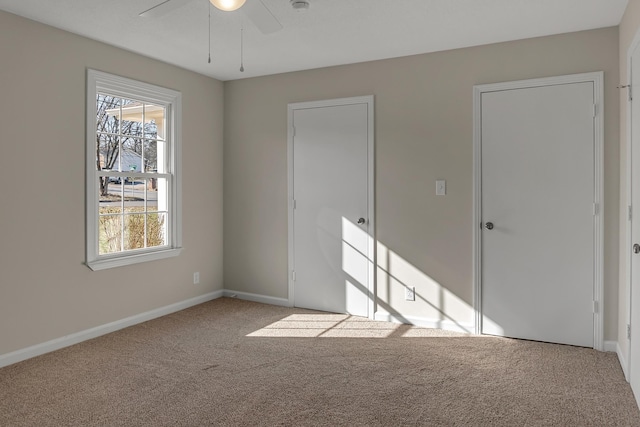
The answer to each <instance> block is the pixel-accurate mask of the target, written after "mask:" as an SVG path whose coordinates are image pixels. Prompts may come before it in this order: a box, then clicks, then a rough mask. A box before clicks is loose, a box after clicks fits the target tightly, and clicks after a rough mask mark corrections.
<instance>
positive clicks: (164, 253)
mask: <svg viewBox="0 0 640 427" xmlns="http://www.w3.org/2000/svg"><path fill="white" fill-rule="evenodd" d="M98 91H105V92H108V93H110V94H113V95H117V96H122V97H125V98H127V97H134V98H136V99H139V100H141V101H145V102H151V103H156V104H160V105H163V106H165V108H166V141H167V147H168V150H169V152H168V155H167V167H168V175H170V179H168V181H169V183H170V189H169V191H168V192H169V200H168V217H169V223H168V224H167V232H168V233H167V234H168V241H169V243H170V246H165V247H160V248H147V249H145V250H139V251H131V252H119V253H117V254H110V255H99V253H98V252H99V251H98V240H99V237H98V219H97V216H98V211H97V209H98V207H97V206H98V200H97V195H98V182H97V179H96V178H97V176H99V175H100V173H98V171H96V168H95V164H96V158H95V157H96V152H95V144H94V143H93V141H95V137H96V126H95V123H96V111H95V105H96V94H97V92H98ZM86 95H87V99H86V106H85V109H86V114H87V115H86V141H85V146H86V148H85V150H86V160H85V161H86V165H85V168H86V172H85V173H86V184H85V187H86V200H85V203H86V206H85V210H86V230H85V235H86V258H85V263H86V265H87V266H88V267H89V268H91V269H92V270H94V271H95V270H103V269H106V268H113V267H120V266H124V265H131V264H136V263H139V262H146V261H154V260H159V259H164V258H169V257H174V256H178V255H180V252H181V250H182V167H181V165H182V142H181V141H182V128H181V124H182V94H181V93H180V92H178V91H175V90H172V89H167V88H164V87H160V86H156V85H152V84H148V83H143V82H139V81H136V80H132V79H128V78H126V77H121V76H116V75H113V74H109V73H104V72H102V71H96V70H92V69H87V93H86ZM92 106H93V108H92ZM110 174H114V176H117V175H118V174H116V173H114V172H111V173H110ZM102 175H104V173H102ZM136 175H137V176H158V175H159V174H157V173H156V174H143V173H136ZM164 175H167V174H164Z"/></svg>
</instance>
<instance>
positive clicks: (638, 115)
mask: <svg viewBox="0 0 640 427" xmlns="http://www.w3.org/2000/svg"><path fill="white" fill-rule="evenodd" d="M638 64H640V44H638V47H636V49H635V51H634V52H633V53H632V56H631V82H630V84H631V85H632V87H633V85H634V84H637V83H638V82H640V65H638ZM634 92H636V94H637V87H636V88H635V91H634ZM631 206H632V216H631V245H632V247H631V248H629V250H631V251H632V255H631V322H630V325H631V340H630V352H629V353H630V357H629V382H630V383H631V389H632V390H633V393H634V394H635V396H636V400H637V401H638V404H639V405H640V253H634V252H636V251H638V250H640V249H636V250H635V251H634V250H633V249H634V246H635V245H636V244H640V107H638V103H637V97H636V99H634V100H633V101H632V102H631ZM625 256H626V254H625Z"/></svg>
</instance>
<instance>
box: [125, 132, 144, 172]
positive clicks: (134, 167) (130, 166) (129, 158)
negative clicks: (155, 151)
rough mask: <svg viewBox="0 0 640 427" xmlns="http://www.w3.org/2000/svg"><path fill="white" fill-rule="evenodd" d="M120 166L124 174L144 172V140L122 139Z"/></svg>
mask: <svg viewBox="0 0 640 427" xmlns="http://www.w3.org/2000/svg"><path fill="white" fill-rule="evenodd" d="M120 166H121V170H122V172H141V171H142V140H141V139H140V138H123V139H122V156H121V159H120Z"/></svg>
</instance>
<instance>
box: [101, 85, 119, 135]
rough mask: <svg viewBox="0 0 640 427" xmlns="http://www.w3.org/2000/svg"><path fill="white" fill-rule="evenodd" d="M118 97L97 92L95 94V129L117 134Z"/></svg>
mask: <svg viewBox="0 0 640 427" xmlns="http://www.w3.org/2000/svg"><path fill="white" fill-rule="evenodd" d="M121 103H122V100H121V99H120V98H117V97H114V96H110V95H106V94H102V93H98V94H97V96H96V113H97V115H96V130H97V131H98V132H105V133H114V134H117V133H118V132H119V131H120V130H119V128H118V126H119V124H120V105H121Z"/></svg>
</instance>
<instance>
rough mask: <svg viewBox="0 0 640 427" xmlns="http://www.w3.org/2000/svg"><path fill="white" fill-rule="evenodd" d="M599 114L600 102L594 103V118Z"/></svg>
mask: <svg viewBox="0 0 640 427" xmlns="http://www.w3.org/2000/svg"><path fill="white" fill-rule="evenodd" d="M597 115H598V104H593V118H594V119H595V118H596V116H597Z"/></svg>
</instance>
